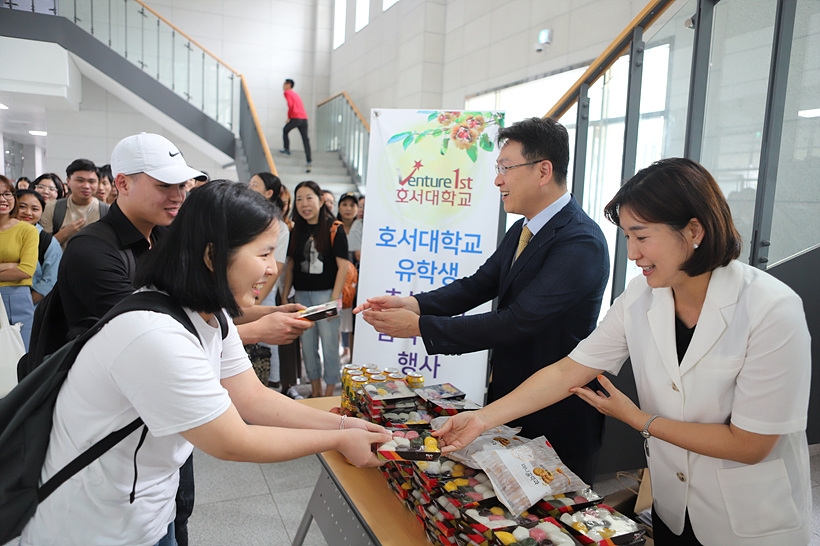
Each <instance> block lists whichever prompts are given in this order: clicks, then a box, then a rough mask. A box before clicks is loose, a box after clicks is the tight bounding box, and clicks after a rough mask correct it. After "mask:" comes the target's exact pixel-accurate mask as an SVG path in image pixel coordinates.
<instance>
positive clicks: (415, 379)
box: [405, 372, 424, 389]
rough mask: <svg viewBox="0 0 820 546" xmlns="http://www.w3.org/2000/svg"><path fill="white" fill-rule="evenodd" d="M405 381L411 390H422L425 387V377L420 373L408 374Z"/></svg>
mask: <svg viewBox="0 0 820 546" xmlns="http://www.w3.org/2000/svg"><path fill="white" fill-rule="evenodd" d="M405 381H406V382H407V386H408V387H410V388H411V389H420V388H422V387H423V386H424V376H423V375H422V374H420V373H419V372H408V373H407V377H406V379H405Z"/></svg>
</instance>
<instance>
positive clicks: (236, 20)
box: [145, 0, 333, 150]
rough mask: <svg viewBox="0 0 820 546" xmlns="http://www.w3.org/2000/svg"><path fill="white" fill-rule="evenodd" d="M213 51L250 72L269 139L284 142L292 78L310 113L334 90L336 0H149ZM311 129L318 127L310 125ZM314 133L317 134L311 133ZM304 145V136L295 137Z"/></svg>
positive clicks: (274, 144) (271, 142)
mask: <svg viewBox="0 0 820 546" xmlns="http://www.w3.org/2000/svg"><path fill="white" fill-rule="evenodd" d="M145 3H146V5H148V6H149V7H151V8H152V9H154V10H155V11H156V12H157V13H159V14H160V15H162V16H163V17H164V18H166V19H167V20H168V21H170V22H171V23H173V24H174V25H176V26H177V27H178V28H179V29H180V30H182V31H183V32H185V33H186V34H188V35H189V36H190V37H191V38H193V39H194V40H196V41H197V42H198V43H199V44H201V45H202V46H203V47H204V48H206V49H207V50H208V51H210V52H211V53H213V54H214V55H216V56H217V57H219V58H220V59H222V60H223V61H224V62H225V63H227V64H228V65H229V66H231V67H232V68H233V69H235V70H237V71H238V72H240V73H241V74H243V75H244V76H245V79H246V81H247V82H248V86H249V88H250V90H251V96H252V98H253V101H254V104H255V106H256V110H257V113H258V115H259V119H260V122H261V123H262V126H263V129H264V132H265V136H266V137H267V139H268V144H269V145H270V147H271V148H273V149H275V150H276V149H279V148H281V147H282V127H283V126H284V125H285V120H286V119H287V104H286V103H285V99H284V97H283V96H282V83H283V82H284V81H285V79H287V78H290V79H292V80H294V81H295V82H296V88H295V90H296V92H297V93H299V95H300V96H301V97H302V100H303V101H304V103H305V108H306V109H307V112H308V118H312V117H313V113H314V112H315V107H316V104H317V103H318V102H320V101H322V100H324V99H326V98H327V97H328V96H329V94H328V93H329V78H328V74H329V70H328V66H329V59H330V48H331V43H330V36H331V32H332V31H331V23H332V17H333V16H332V12H331V7H332V2H331V0H243V1H241V2H240V1H238V0H147V1H146V2H145ZM310 130H311V133H314V130H315V127H313V126H312V125H311V127H310ZM311 136H312V137H313V134H312V135H311ZM291 142H292V145H293V148H294V149H301V146H302V142H301V140H300V139H299V138H296V139H291Z"/></svg>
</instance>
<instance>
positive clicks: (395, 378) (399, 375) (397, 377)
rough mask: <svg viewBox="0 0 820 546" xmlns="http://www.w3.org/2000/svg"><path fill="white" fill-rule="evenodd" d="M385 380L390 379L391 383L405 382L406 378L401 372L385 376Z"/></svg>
mask: <svg viewBox="0 0 820 546" xmlns="http://www.w3.org/2000/svg"><path fill="white" fill-rule="evenodd" d="M387 378H388V379H392V380H393V381H402V382H405V383H406V382H407V377H406V376H405V375H404V374H403V373H401V372H396V373H391V374H390V375H388V376H387Z"/></svg>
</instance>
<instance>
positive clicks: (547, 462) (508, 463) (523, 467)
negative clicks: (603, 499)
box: [473, 436, 589, 515]
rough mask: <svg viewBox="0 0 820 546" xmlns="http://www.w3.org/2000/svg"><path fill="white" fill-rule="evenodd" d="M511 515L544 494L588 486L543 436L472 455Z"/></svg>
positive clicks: (523, 509)
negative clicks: (505, 447)
mask: <svg viewBox="0 0 820 546" xmlns="http://www.w3.org/2000/svg"><path fill="white" fill-rule="evenodd" d="M473 459H474V460H475V461H476V463H478V465H479V466H480V467H481V469H482V470H484V472H486V473H487V476H489V477H490V481H491V482H492V484H493V489H495V494H496V495H498V498H499V500H500V501H501V502H502V503H504V505H505V506H506V507H507V508H509V509H510V512H512V513H513V514H516V515H517V514H520V513H522V512H523V511H525V510H527V509H528V508H530V507H531V506H532V505H534V504H535V503H537V502H538V501H539V500H540V499H542V498H544V497H546V496H548V495H556V494H558V493H565V492H567V491H575V490H578V489H586V488H588V487H589V486H588V485H587V484H585V483H584V482H583V480H581V478H579V477H578V476H576V475H575V473H573V472H572V471H571V470H570V469H569V468H567V467H566V465H564V464H563V463H562V462H561V459H560V458H559V457H558V454H557V453H555V450H554V449H553V448H552V446H551V445H550V444H549V442H547V439H546V438H545V437H544V436H539V437H538V438H536V439H534V440H530V441H529V442H527V443H526V444H524V445H523V446H519V447H516V448H514V449H497V450H494V451H480V452H478V453H476V454H474V455H473Z"/></svg>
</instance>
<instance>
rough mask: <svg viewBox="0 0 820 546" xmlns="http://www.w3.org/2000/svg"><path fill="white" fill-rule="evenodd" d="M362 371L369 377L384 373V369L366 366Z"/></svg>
mask: <svg viewBox="0 0 820 546" xmlns="http://www.w3.org/2000/svg"><path fill="white" fill-rule="evenodd" d="M362 371H363V372H364V375H365V377H367V378H372V377H373V376H374V375H382V371H381V370H380V369H378V368H365V369H364V370H362Z"/></svg>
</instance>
